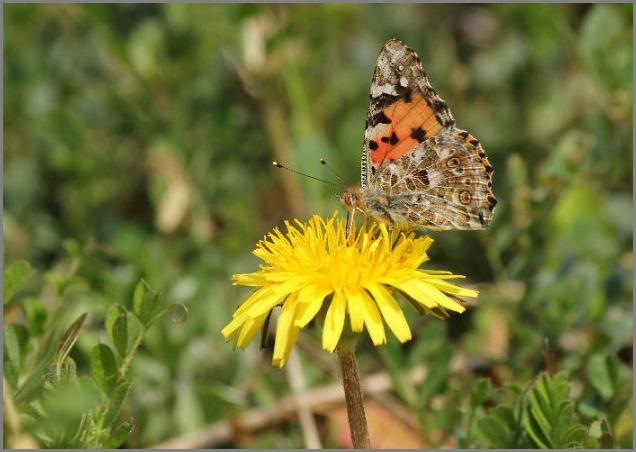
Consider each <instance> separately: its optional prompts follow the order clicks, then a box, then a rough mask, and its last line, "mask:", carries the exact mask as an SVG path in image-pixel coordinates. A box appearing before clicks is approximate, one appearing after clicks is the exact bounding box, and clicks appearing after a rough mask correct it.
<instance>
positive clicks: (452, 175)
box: [340, 39, 497, 230]
mask: <svg viewBox="0 0 636 452" xmlns="http://www.w3.org/2000/svg"><path fill="white" fill-rule="evenodd" d="M492 173H493V168H492V166H491V165H490V163H489V162H488V158H487V157H486V153H485V152H484V150H483V149H482V147H481V144H480V143H479V141H477V139H476V138H475V137H473V136H472V135H471V134H470V133H468V132H466V131H464V130H460V129H458V128H456V127H455V119H454V118H453V115H452V114H451V111H450V109H449V108H448V105H447V104H446V102H445V101H444V100H443V99H442V98H441V97H440V96H439V95H438V94H437V92H436V91H435V90H434V89H433V87H432V86H431V84H430V83H429V81H428V78H427V77H426V72H425V71H424V69H423V68H422V64H421V62H420V58H419V57H418V56H417V54H416V53H415V51H413V50H412V49H411V48H409V47H407V46H406V45H405V44H404V43H402V42H401V41H398V40H397V39H391V40H390V41H388V42H387V43H386V44H384V46H383V47H382V50H381V51H380V55H379V56H378V60H377V64H376V67H375V71H374V73H373V79H372V81H371V93H370V95H369V111H368V115H367V122H366V126H365V131H364V144H363V148H362V166H361V178H360V184H359V185H357V186H354V187H350V188H348V189H347V190H345V192H344V193H343V194H342V196H341V198H340V200H341V202H342V204H343V205H344V206H345V208H347V210H349V212H350V218H351V219H352V218H353V214H354V213H355V212H356V211H360V212H362V213H363V214H365V215H366V216H369V217H371V218H372V219H374V220H376V221H379V222H384V223H387V224H389V225H390V226H391V227H397V228H399V229H402V230H415V229H424V228H426V229H432V230H448V229H483V228H486V227H488V225H489V224H490V221H491V218H492V214H493V210H494V208H495V205H496V204H497V200H496V199H495V196H494V195H493V193H492Z"/></svg>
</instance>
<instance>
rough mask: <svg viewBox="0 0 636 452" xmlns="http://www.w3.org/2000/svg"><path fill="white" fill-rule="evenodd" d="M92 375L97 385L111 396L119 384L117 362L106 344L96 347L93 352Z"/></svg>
mask: <svg viewBox="0 0 636 452" xmlns="http://www.w3.org/2000/svg"><path fill="white" fill-rule="evenodd" d="M90 362H91V374H92V376H93V378H94V379H95V382H96V383H97V385H98V386H99V387H100V388H102V389H103V390H104V391H106V393H107V394H110V393H111V392H112V391H113V389H114V388H115V385H116V383H117V377H118V371H117V360H116V359H115V354H114V353H113V351H112V350H111V348H110V347H109V346H108V345H106V344H99V345H96V346H95V347H94V348H93V350H92V351H91V360H90Z"/></svg>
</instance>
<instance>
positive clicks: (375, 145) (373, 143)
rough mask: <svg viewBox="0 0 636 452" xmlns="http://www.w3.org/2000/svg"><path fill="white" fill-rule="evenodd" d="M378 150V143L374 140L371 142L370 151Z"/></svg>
mask: <svg viewBox="0 0 636 452" xmlns="http://www.w3.org/2000/svg"><path fill="white" fill-rule="evenodd" d="M377 148H378V143H376V142H375V141H374V140H369V149H371V150H372V151H375V150H376V149H377Z"/></svg>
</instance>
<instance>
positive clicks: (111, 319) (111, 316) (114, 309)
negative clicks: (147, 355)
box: [106, 304, 128, 344]
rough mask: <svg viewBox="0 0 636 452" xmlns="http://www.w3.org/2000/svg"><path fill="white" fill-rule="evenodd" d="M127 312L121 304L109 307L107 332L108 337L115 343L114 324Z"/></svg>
mask: <svg viewBox="0 0 636 452" xmlns="http://www.w3.org/2000/svg"><path fill="white" fill-rule="evenodd" d="M127 312H128V311H127V310H126V308H125V307H123V306H122V305H120V304H114V305H111V307H110V308H108V312H107V313H106V334H108V337H109V339H110V340H111V341H112V343H113V344H114V343H115V338H114V336H113V326H114V325H115V321H116V320H117V319H118V318H119V317H120V316H122V315H126V313H127Z"/></svg>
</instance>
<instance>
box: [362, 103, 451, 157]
mask: <svg viewBox="0 0 636 452" xmlns="http://www.w3.org/2000/svg"><path fill="white" fill-rule="evenodd" d="M383 113H384V115H385V116H386V117H387V118H389V119H390V120H391V122H390V123H389V124H382V125H377V126H376V127H377V129H378V136H377V138H375V139H373V140H371V141H370V142H369V149H370V150H371V162H372V163H373V164H374V165H379V164H380V163H382V162H383V161H384V160H386V159H389V160H395V159H397V158H399V157H401V156H402V155H404V154H406V153H407V152H409V151H411V150H412V149H414V148H415V147H417V146H418V145H419V144H420V143H421V142H423V141H424V140H426V139H427V138H430V137H432V136H434V135H436V134H437V133H438V132H439V131H440V130H442V128H443V126H442V124H440V123H439V121H438V120H437V118H436V117H435V111H434V110H433V108H431V106H430V105H429V104H428V102H426V100H425V99H424V98H423V97H422V96H421V95H420V94H419V93H412V94H411V95H410V96H409V98H408V99H400V100H398V101H396V102H395V103H393V104H391V105H389V106H388V107H386V108H385V109H384V110H383Z"/></svg>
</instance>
